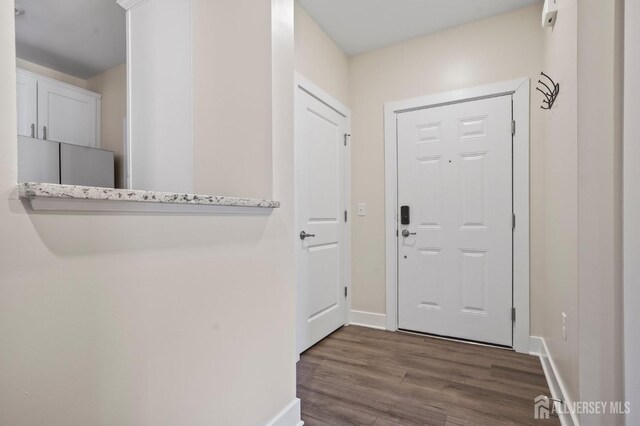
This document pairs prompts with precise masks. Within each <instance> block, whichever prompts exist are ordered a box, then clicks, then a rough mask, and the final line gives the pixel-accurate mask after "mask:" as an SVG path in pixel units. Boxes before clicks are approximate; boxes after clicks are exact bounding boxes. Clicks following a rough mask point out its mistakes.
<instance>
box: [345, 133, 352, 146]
mask: <svg viewBox="0 0 640 426" xmlns="http://www.w3.org/2000/svg"><path fill="white" fill-rule="evenodd" d="M350 137H351V134H350V133H345V134H344V146H347V138H350Z"/></svg>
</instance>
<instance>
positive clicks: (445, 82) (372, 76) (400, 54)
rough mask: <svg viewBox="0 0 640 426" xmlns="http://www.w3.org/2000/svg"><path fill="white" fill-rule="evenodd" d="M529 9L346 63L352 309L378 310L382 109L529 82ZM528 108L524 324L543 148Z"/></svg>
mask: <svg viewBox="0 0 640 426" xmlns="http://www.w3.org/2000/svg"><path fill="white" fill-rule="evenodd" d="M540 12H541V6H540V5H536V6H532V7H528V8H525V9H521V10H518V11H515V12H512V13H508V14H505V15H500V16H496V17H492V18H489V19H485V20H482V21H478V22H474V23H471V24H467V25H464V26H461V27H457V28H453V29H450V30H447V31H442V32H439V33H436V34H432V35H427V36H424V37H419V38H416V39H413V40H410V41H407V42H404V43H400V44H396V45H394V46H390V47H387V48H383V49H380V50H376V51H374V52H371V53H367V54H363V55H360V56H356V57H352V58H351V59H350V74H349V77H350V78H349V90H350V102H351V109H352V134H353V136H352V139H353V148H352V149H353V151H352V158H353V160H352V167H353V171H352V185H353V187H352V194H353V195H352V203H353V205H352V211H356V204H357V203H360V202H364V203H366V204H367V216H366V217H358V216H355V215H353V216H352V217H354V221H353V228H352V229H353V231H352V232H353V234H352V239H353V240H352V241H353V249H352V253H353V266H352V268H353V276H352V279H353V281H352V282H353V299H352V300H353V309H355V310H361V311H368V312H375V313H384V312H385V267H384V264H385V258H384V150H383V149H384V141H383V105H384V103H385V102H390V101H398V100H402V99H407V98H413V97H416V96H422V95H428V94H433V93H438V92H444V91H449V90H455V89H462V88H468V87H473V86H478V85H483V84H488V83H496V82H501V81H506V80H511V79H516V78H522V77H530V78H531V79H532V80H533V81H534V82H535V81H537V77H538V74H539V73H540V70H541V68H542V29H541V28H540ZM532 92H533V93H532V108H531V111H532V112H531V160H530V161H531V304H532V309H531V320H532V325H531V327H532V333H534V334H535V333H539V332H541V327H542V321H543V319H542V317H541V315H542V312H541V309H540V307H541V305H542V304H544V300H545V297H544V286H543V283H544V238H543V237H544V234H543V232H544V198H543V195H544V149H543V144H542V136H543V132H542V130H541V126H540V124H541V120H542V118H543V115H542V114H541V112H540V111H541V110H540V108H539V104H540V99H539V96H537V95H536V94H537V92H535V85H532Z"/></svg>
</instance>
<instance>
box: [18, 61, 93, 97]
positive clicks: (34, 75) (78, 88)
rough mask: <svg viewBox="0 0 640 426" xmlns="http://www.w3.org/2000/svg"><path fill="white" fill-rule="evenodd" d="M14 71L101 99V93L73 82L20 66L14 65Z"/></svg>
mask: <svg viewBox="0 0 640 426" xmlns="http://www.w3.org/2000/svg"><path fill="white" fill-rule="evenodd" d="M16 71H17V72H19V73H21V74H26V75H29V76H31V77H33V78H36V79H38V80H43V81H48V82H50V83H54V84H56V85H59V86H62V87H65V88H67V89H69V90H75V91H76V92H79V93H84V94H85V95H87V96H91V97H94V98H96V99H98V100H100V99H102V94H100V93H97V92H92V91H91V90H87V89H84V88H82V87H78V86H74V85H73V84H69V83H65V82H64V81H60V80H56V79H55V78H51V77H46V76H44V75H42V74H38V73H35V72H31V71H27V70H25V69H22V68H20V67H16Z"/></svg>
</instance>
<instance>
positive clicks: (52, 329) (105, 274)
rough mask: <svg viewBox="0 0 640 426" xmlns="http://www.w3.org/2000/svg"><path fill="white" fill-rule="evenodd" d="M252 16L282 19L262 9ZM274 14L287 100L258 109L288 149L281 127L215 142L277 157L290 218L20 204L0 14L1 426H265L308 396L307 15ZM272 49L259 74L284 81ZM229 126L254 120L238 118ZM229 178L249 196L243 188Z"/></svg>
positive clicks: (276, 185)
mask: <svg viewBox="0 0 640 426" xmlns="http://www.w3.org/2000/svg"><path fill="white" fill-rule="evenodd" d="M234 3H235V2H234ZM244 3H246V5H247V7H248V6H252V7H251V10H252V15H254V14H258V15H260V16H261V17H262V18H265V13H268V14H269V15H268V16H271V12H270V10H268V8H267V10H265V8H264V7H263V3H264V2H263V1H261V0H256V1H253V2H244ZM249 3H251V4H249ZM218 4H219V5H220V7H227V6H228V2H227V3H225V2H222V3H218ZM274 4H275V7H274V14H273V17H274V19H275V20H276V21H277V24H278V25H277V26H276V27H275V28H274V30H275V31H274V35H273V38H272V37H271V34H264V33H263V31H262V30H263V28H264V27H263V26H261V27H260V28H261V30H260V33H259V35H260V37H264V36H266V37H268V38H269V40H273V41H274V44H273V49H274V54H276V55H277V62H276V63H275V64H274V72H273V77H274V89H275V91H274V94H275V95H274V96H273V97H272V96H271V92H270V91H269V92H268V93H265V92H264V91H259V92H258V93H257V94H256V95H255V96H254V99H253V101H254V102H255V103H256V104H257V105H260V106H261V107H260V108H256V109H255V110H254V113H255V114H257V115H258V116H259V117H264V116H268V117H271V115H272V113H271V112H272V104H273V106H274V110H273V117H274V118H275V121H274V124H273V146H272V145H271V143H270V138H269V137H268V135H270V134H271V125H270V123H271V121H270V120H271V118H269V129H268V130H265V131H268V133H267V134H266V135H265V134H264V133H262V132H261V133H260V137H259V138H248V139H244V140H243V141H242V144H237V145H233V143H232V142H234V141H235V140H231V141H229V140H221V139H218V138H207V139H206V141H207V142H208V143H211V144H214V145H215V144H230V145H231V146H236V149H237V150H242V151H243V152H245V153H246V152H247V151H249V152H253V153H260V154H261V155H267V156H269V157H271V153H272V152H273V164H274V165H275V167H274V168H273V172H272V173H271V170H272V169H271V166H270V165H269V166H268V168H267V169H268V170H269V181H270V182H271V181H273V194H271V191H269V192H270V193H269V195H270V196H271V195H273V196H274V197H276V198H277V199H279V200H281V201H282V203H283V205H282V208H280V209H278V210H276V211H274V212H273V213H272V214H270V215H267V216H215V215H186V216H185V215H171V214H134V215H131V214H125V213H122V214H100V213H95V214H70V213H58V214H33V213H30V212H29V211H27V210H26V209H25V206H24V205H23V204H22V203H21V202H20V200H19V199H17V197H16V192H15V190H16V163H17V161H16V151H17V149H16V145H17V142H16V124H15V123H16V107H15V62H14V55H15V51H14V49H15V48H14V45H15V44H14V43H15V42H14V33H13V31H14V30H13V25H14V24H13V22H14V17H13V10H12V8H13V1H10V0H0V56H1V60H0V93H2V94H3V95H4V96H2V97H0V140H1V141H2V143H0V198H2V199H3V202H2V203H0V235H2V238H0V378H1V379H0V424H3V425H12V426H13V425H15V426H22V425H43V424H47V425H52V426H55V425H65V426H69V425H136V426H139V425H154V426H155V425H176V424H189V425H212V424H223V425H229V424H233V425H252V426H253V425H257V424H264V423H266V422H267V421H268V420H269V419H271V418H272V417H273V416H275V415H276V414H277V413H278V412H279V411H280V410H281V409H282V408H284V406H285V405H286V404H288V403H289V402H291V401H292V400H293V399H294V398H295V350H294V348H295V329H294V324H295V314H294V311H295V297H294V295H295V289H294V277H293V244H291V241H292V240H291V237H290V236H291V235H293V234H292V232H293V230H292V229H291V224H292V223H293V210H292V197H293V173H292V165H293V160H292V158H293V157H292V156H293V142H292V139H293V129H292V124H291V117H292V116H293V113H292V108H293V106H292V103H293V100H292V95H291V90H290V88H291V87H293V5H292V4H291V0H275V1H274ZM225 11H228V14H229V15H231V16H230V17H229V19H233V16H236V13H237V10H235V9H233V8H232V7H230V8H229V9H228V10H219V11H218V14H223V13H224V12H225ZM210 12H211V11H210V10H207V12H206V13H210ZM244 17H246V14H243V19H244ZM201 19H203V20H206V19H207V16H202V17H201ZM211 19H212V20H215V17H213V16H212V17H211ZM267 19H268V18H267ZM265 25H266V26H269V25H270V24H269V23H267V24H265ZM252 34H253V36H258V33H252ZM247 37H250V36H249V35H248V36H247ZM263 43H264V41H263V40H256V42H255V44H251V43H247V44H246V48H247V49H248V50H245V52H244V54H246V55H248V56H259V57H260V58H262V60H263V61H265V63H262V64H261V65H260V67H257V68H256V69H254V70H253V73H255V76H256V78H257V79H258V80H260V79H262V78H263V77H262V76H263V72H264V70H265V69H267V71H268V72H269V74H270V75H271V72H270V70H271V56H270V55H271V53H269V55H268V56H266V57H265V56H264V55H263V52H262V50H263V48H264V46H263ZM269 52H271V49H269ZM254 53H255V55H254ZM253 73H249V75H250V76H252V75H253ZM269 81H271V80H269ZM225 95H228V93H225ZM229 103H230V104H231V102H229ZM220 113H221V114H223V116H222V117H218V119H219V120H221V119H228V120H230V121H234V120H235V122H236V125H237V120H243V122H246V121H245V120H244V117H241V116H239V115H238V114H237V112H236V111H235V110H233V109H229V110H228V111H221V112H220ZM265 145H266V147H265ZM229 149H230V148H229V147H228V146H226V147H225V149H224V150H223V151H224V152H228V150H229ZM256 155H257V154H256ZM231 158H232V159H234V160H237V159H238V158H242V156H241V155H239V154H238V153H234V155H233V156H232V157H231ZM243 164H244V163H242V162H239V163H236V169H238V168H242V170H241V171H242V173H245V174H246V182H245V184H247V183H248V182H249V181H251V180H253V181H254V182H255V185H256V188H254V189H253V191H248V192H255V193H263V192H264V186H263V185H264V183H263V182H262V181H261V179H263V178H264V177H265V176H264V170H265V169H263V168H260V169H259V170H254V169H253V168H251V167H243ZM233 177H234V178H235V176H233ZM219 179H220V180H219V182H217V185H219V186H220V187H221V188H223V189H224V187H226V185H225V182H226V183H228V186H229V188H234V182H232V179H231V176H230V175H227V176H223V175H220V176H219ZM248 189H251V188H248ZM247 404H249V405H247ZM247 406H249V407H250V409H247Z"/></svg>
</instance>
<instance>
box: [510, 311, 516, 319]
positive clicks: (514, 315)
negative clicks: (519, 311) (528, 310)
mask: <svg viewBox="0 0 640 426" xmlns="http://www.w3.org/2000/svg"><path fill="white" fill-rule="evenodd" d="M511 321H513V322H516V308H511Z"/></svg>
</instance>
